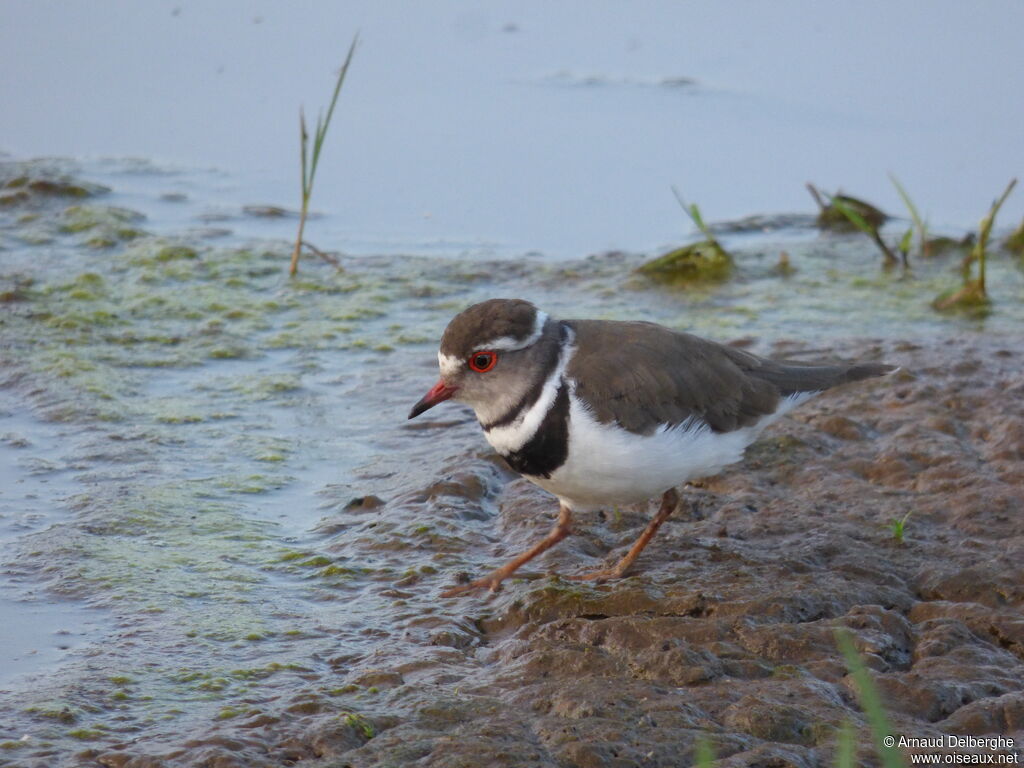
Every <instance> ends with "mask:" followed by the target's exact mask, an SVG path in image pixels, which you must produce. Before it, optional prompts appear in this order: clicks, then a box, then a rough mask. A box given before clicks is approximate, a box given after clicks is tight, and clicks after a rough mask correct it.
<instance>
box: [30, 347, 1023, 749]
mask: <svg viewBox="0 0 1024 768" xmlns="http://www.w3.org/2000/svg"><path fill="white" fill-rule="evenodd" d="M778 351H780V352H784V353H785V354H788V355H793V354H799V349H796V348H794V347H793V346H792V345H787V346H785V348H784V349H781V350H778ZM840 352H841V353H843V354H848V355H850V356H867V357H882V358H884V359H887V360H895V361H897V362H899V363H901V364H902V365H904V366H905V371H904V372H903V373H901V374H899V375H898V376H897V377H896V380H894V381H882V382H871V383H868V384H866V385H861V386H851V387H848V388H846V389H844V390H841V391H838V392H833V393H829V394H827V395H825V396H822V397H820V398H817V399H816V400H814V401H812V402H810V403H808V404H807V405H805V406H803V407H802V408H800V409H798V410H797V411H796V412H794V413H793V414H791V415H790V416H788V417H786V418H785V419H784V420H783V421H781V422H780V423H779V424H777V425H775V426H774V427H773V428H772V429H771V430H770V431H769V432H768V433H766V435H765V436H764V437H763V438H762V439H761V440H760V441H759V442H758V443H756V444H755V445H754V446H753V447H752V448H751V450H750V451H749V455H748V458H747V459H746V461H745V462H744V463H743V464H742V465H740V466H738V467H737V468H736V469H735V470H734V471H730V472H728V473H726V474H723V475H722V476H720V477H717V478H713V479H710V480H709V481H707V482H706V483H704V484H701V485H700V486H699V487H696V488H690V489H688V490H687V494H686V495H687V498H688V499H689V502H690V506H689V511H688V513H686V514H680V515H679V516H678V517H676V518H674V519H672V520H670V521H669V522H668V523H667V524H666V525H665V526H664V528H663V529H662V532H661V534H660V535H659V537H658V538H657V539H656V540H655V542H654V543H653V544H652V545H651V546H650V547H649V548H648V550H647V551H645V553H644V555H643V557H642V558H641V560H640V561H639V564H638V567H637V568H636V570H635V571H634V573H633V575H631V576H630V577H629V578H627V579H625V580H623V581H621V582H618V583H614V584H605V585H599V586H593V585H586V584H584V585H581V584H576V583H572V582H568V581H564V580H562V579H560V578H558V576H557V575H554V574H557V573H562V574H570V573H573V572H577V571H580V570H585V569H589V568H593V567H595V566H597V565H599V564H601V563H603V562H607V561H610V560H612V559H614V558H615V557H616V556H617V555H619V554H621V552H622V550H623V548H624V547H626V546H627V545H628V544H629V543H630V542H631V541H632V540H633V539H634V538H635V537H636V536H637V535H638V533H639V531H640V530H641V529H642V527H643V526H644V524H645V523H646V520H647V519H648V515H649V513H650V510H648V509H645V508H624V509H621V510H608V511H605V512H603V513H593V514H581V515H579V517H578V524H577V526H576V535H575V536H573V537H571V538H570V539H568V540H566V541H565V542H563V543H562V545H561V546H560V547H558V548H556V549H555V550H553V551H551V552H550V553H548V554H546V555H545V556H544V557H543V558H542V559H541V560H540V561H539V562H538V564H537V571H536V572H534V573H529V574H525V578H523V579H518V580H516V581H514V582H512V583H509V584H508V585H507V586H506V587H505V589H504V590H503V591H502V592H501V593H499V594H498V595H496V596H494V597H493V598H490V599H485V598H482V597H461V598H456V599H452V600H440V599H439V598H438V597H437V595H438V593H439V592H440V591H441V589H442V588H443V587H445V586H446V585H448V584H450V583H451V582H452V580H453V578H455V577H456V575H457V574H458V573H459V572H460V571H466V572H470V573H479V572H481V571H482V570H483V569H485V568H486V567H488V566H489V565H493V564H494V563H496V562H498V561H500V560H502V559H504V558H506V557H508V556H509V555H510V554H512V553H514V552H516V551H518V550H520V549H522V548H523V547H524V546H526V545H527V544H528V542H530V541H532V540H534V539H536V538H538V537H539V536H541V535H543V533H544V532H545V531H546V529H547V527H548V526H549V525H550V523H551V521H552V520H553V517H554V512H555V506H554V504H553V503H552V501H551V499H550V498H548V497H546V496H545V495H544V494H543V493H542V492H540V491H539V490H537V489H535V488H533V487H532V486H531V485H529V484H528V483H525V482H523V481H521V480H517V479H513V477H512V476H511V475H509V474H508V473H507V472H505V471H504V470H503V469H502V468H501V467H500V466H499V465H498V464H497V463H495V462H494V461H493V460H492V459H491V458H490V457H489V456H488V455H486V454H485V453H476V452H470V453H464V454H462V455H459V456H456V457H452V458H450V459H449V460H448V461H447V462H446V463H445V464H444V466H442V467H440V468H439V475H440V478H441V479H440V480H438V481H437V482H435V483H432V484H430V485H429V486H426V487H423V488H422V489H420V490H417V491H412V492H409V493H406V494H403V495H401V496H398V497H396V498H392V499H388V500H384V501H381V500H378V499H372V498H371V499H358V500H349V499H346V500H345V501H344V502H343V500H342V498H338V499H337V502H338V504H339V506H340V507H341V509H339V510H338V511H337V512H336V513H335V514H333V515H332V516H330V517H329V518H328V519H327V520H325V522H324V524H323V526H322V528H321V530H322V533H323V534H324V536H325V540H324V541H323V543H322V547H321V551H323V552H325V553H326V554H325V555H324V558H325V559H324V560H323V561H322V562H319V563H318V564H317V565H316V566H310V567H315V568H318V569H320V574H321V577H322V578H325V579H327V580H328V584H325V585H324V586H323V587H322V589H323V590H324V592H325V594H324V595H323V600H324V601H326V602H325V607H327V608H328V615H325V616H324V631H333V632H338V631H339V627H338V626H337V624H338V623H339V622H340V621H341V616H342V612H343V607H342V605H343V603H342V602H339V599H341V600H344V598H342V596H341V595H340V594H338V592H337V591H335V592H333V593H330V594H328V593H329V592H330V590H331V589H333V590H338V589H340V586H339V583H332V582H330V579H331V578H334V579H341V580H343V579H344V577H345V574H346V572H348V571H352V570H356V569H358V568H366V569H368V570H372V571H373V572H374V573H376V574H377V575H376V576H374V577H372V578H371V583H369V584H366V585H364V586H362V587H361V588H359V589H358V599H359V600H360V601H363V602H366V601H375V602H376V603H377V604H378V605H379V606H380V610H381V611H387V612H389V614H390V616H391V619H390V620H389V621H387V622H383V623H378V624H377V625H376V626H375V627H372V628H371V627H370V626H364V627H363V630H364V631H366V632H368V633H370V634H372V636H373V638H374V639H373V642H372V644H371V645H370V647H367V648H366V649H364V650H362V651H360V652H355V653H348V654H345V653H341V654H338V655H336V656H330V655H329V654H328V653H321V654H317V655H314V656H313V657H311V658H308V659H307V660H306V661H305V663H304V664H303V665H301V668H300V669H296V670H294V674H293V676H292V677H291V678H290V679H289V684H288V686H286V687H285V688H284V689H281V690H278V691H277V693H276V695H263V696H253V697H252V700H251V701H250V703H249V711H244V710H243V711H239V712H237V713H235V714H233V715H232V716H230V717H224V718H222V720H221V721H220V723H211V724H210V725H208V726H206V728H204V729H201V730H199V731H197V732H196V733H195V734H194V738H192V739H191V740H189V741H186V742H184V743H179V744H177V745H176V746H175V747H174V748H171V747H170V745H166V746H165V747H164V748H163V749H161V748H158V747H157V745H158V742H157V741H156V740H155V739H154V733H153V732H152V731H144V732H141V733H140V734H139V735H138V738H137V740H132V739H126V740H124V741H122V742H121V743H118V744H107V745H104V747H103V748H93V749H85V750H83V751H82V752H81V753H80V754H79V756H78V758H77V759H76V761H72V762H67V763H62V764H76V765H77V764H80V765H105V766H132V767H135V766H157V765H196V766H198V765H202V766H252V765H287V764H296V763H297V764H300V765H310V766H339V767H340V766H353V767H362V766H367V767H369V766H391V765H394V766H404V765H430V766H435V765H436V766H480V765H496V766H497V765H500V766H553V767H554V766H558V767H559V768H564V767H566V766H580V767H581V768H582V767H585V766H594V767H596V766H602V767H604V766H623V767H625V766H679V765H687V764H689V763H690V762H691V761H692V757H693V754H694V749H695V744H696V740H697V738H698V737H699V736H700V735H701V734H708V735H709V736H710V738H711V741H712V743H713V745H714V748H715V751H716V753H717V754H718V755H719V756H720V757H721V758H722V759H723V762H722V764H724V765H730V766H741V765H742V766H752V765H777V766H817V765H829V764H831V756H832V751H833V746H834V742H835V738H836V729H837V728H838V726H839V725H840V724H841V723H842V722H843V721H844V720H847V719H848V720H851V721H853V722H854V723H856V724H857V726H858V727H859V730H860V736H859V738H858V746H859V755H860V759H862V760H863V761H865V762H870V761H869V757H868V755H869V749H868V744H869V739H868V736H867V732H866V727H865V720H864V717H863V715H862V714H861V713H860V711H859V709H858V706H857V704H856V700H855V696H854V692H853V689H852V686H851V683H850V679H849V678H848V677H847V675H846V668H845V665H844V664H843V661H842V658H841V655H840V654H839V652H838V651H837V649H836V647H835V642H834V639H833V630H834V628H835V627H846V628H848V629H849V630H850V631H851V632H852V633H853V636H854V638H855V639H856V643H857V647H858V648H859V650H860V651H861V652H862V654H864V656H865V659H866V660H867V663H868V665H869V667H870V668H871V669H872V670H873V671H874V674H875V679H876V681H877V683H878V686H879V688H880V689H881V691H882V693H883V695H884V697H885V701H886V704H887V706H888V708H889V710H890V714H891V718H892V722H893V724H894V730H895V731H896V732H897V733H900V734H906V735H908V736H914V737H921V738H924V737H930V736H943V735H945V734H973V735H981V734H1006V735H1009V736H1012V737H1015V738H1018V739H1020V738H1024V587H1022V584H1024V573H1022V565H1021V563H1022V562H1024V558H1022V554H1024V514H1022V512H1024V510H1022V509H1021V496H1022V491H1024V398H1022V395H1024V378H1022V375H1021V358H1020V353H1019V351H1017V350H1014V349H1010V348H1008V346H1007V345H1004V344H985V343H984V342H983V341H979V340H973V341H972V342H971V343H970V344H968V343H943V344H907V343H886V344H884V345H871V346H865V345H862V344H860V345H858V344H844V345H842V346H841V348H840ZM436 428H437V429H441V428H443V427H442V426H441V424H438V425H437V427H436ZM421 431H427V432H429V431H430V430H421ZM908 512H909V513H910V517H909V519H908V520H907V524H906V531H905V534H904V539H903V541H902V543H900V542H898V541H897V540H895V539H894V536H893V533H892V531H891V529H890V523H891V522H892V521H893V520H894V519H900V518H902V517H903V516H904V515H906V514H907V513H908ZM400 564H404V565H405V566H407V568H406V570H405V572H404V573H402V574H401V576H400V577H398V578H388V577H386V576H384V572H385V571H386V568H385V567H384V566H387V567H390V568H392V569H393V570H392V571H391V572H392V574H393V573H394V569H397V568H398V567H400ZM330 569H334V571H335V572H334V573H333V575H331V574H327V571H329V570H330ZM346 623H347V624H348V627H347V629H348V630H349V631H358V628H359V625H360V624H361V623H363V624H365V622H360V621H358V620H356V621H353V620H352V619H351V617H350V618H349V620H348V621H347V622H346ZM328 627H333V628H332V629H328ZM279 672H280V671H279ZM267 674H268V676H269V675H270V674H273V673H271V672H268V673H267ZM327 685H330V686H332V689H331V690H330V692H329V695H328V692H327V691H326V689H325V686H327ZM12 757H13V755H12ZM19 758H22V759H19V760H16V761H15V762H13V763H12V764H16V765H32V766H42V765H49V764H51V763H48V762H46V759H45V758H44V757H42V756H32V755H30V754H25V755H23V756H19Z"/></svg>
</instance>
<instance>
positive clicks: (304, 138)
mask: <svg viewBox="0 0 1024 768" xmlns="http://www.w3.org/2000/svg"><path fill="white" fill-rule="evenodd" d="M299 136H300V142H299V151H300V154H301V162H302V199H303V200H308V199H309V165H308V158H309V132H308V131H307V130H306V113H305V111H304V110H303V109H302V107H299Z"/></svg>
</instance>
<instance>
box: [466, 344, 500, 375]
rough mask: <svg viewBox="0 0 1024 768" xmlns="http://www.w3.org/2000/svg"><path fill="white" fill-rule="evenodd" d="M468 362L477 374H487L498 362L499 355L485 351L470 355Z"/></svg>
mask: <svg viewBox="0 0 1024 768" xmlns="http://www.w3.org/2000/svg"><path fill="white" fill-rule="evenodd" d="M467 362H468V363H469V367H470V370H473V371H476V372H477V373H487V372H488V371H489V370H491V368H493V367H494V366H495V364H496V363H497V362H498V353H497V352H493V351H491V350H489V349H484V350H481V351H479V352H474V353H473V354H472V355H470V356H469V360H468V361H467Z"/></svg>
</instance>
